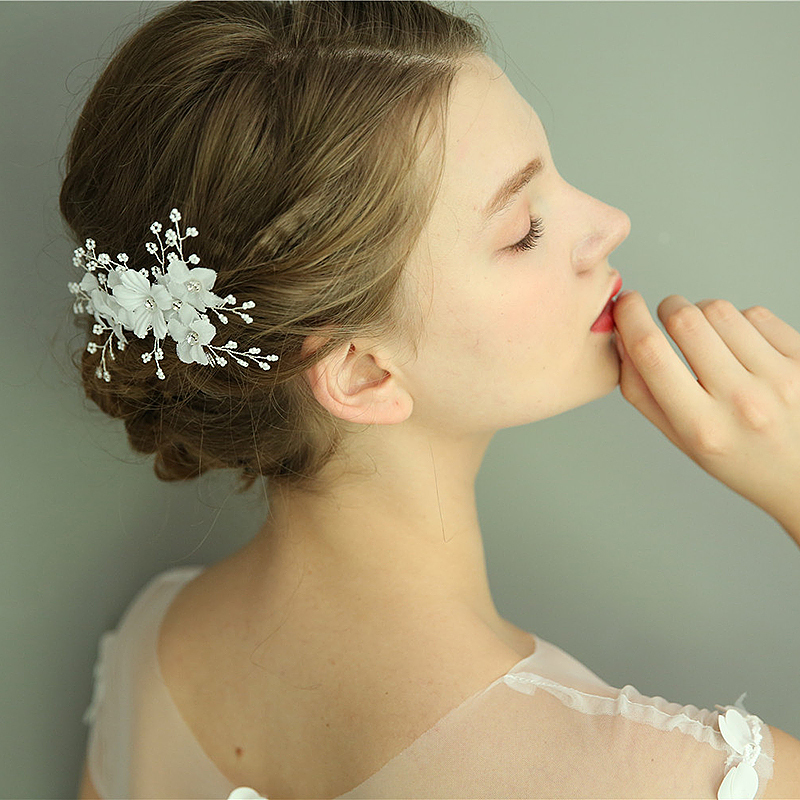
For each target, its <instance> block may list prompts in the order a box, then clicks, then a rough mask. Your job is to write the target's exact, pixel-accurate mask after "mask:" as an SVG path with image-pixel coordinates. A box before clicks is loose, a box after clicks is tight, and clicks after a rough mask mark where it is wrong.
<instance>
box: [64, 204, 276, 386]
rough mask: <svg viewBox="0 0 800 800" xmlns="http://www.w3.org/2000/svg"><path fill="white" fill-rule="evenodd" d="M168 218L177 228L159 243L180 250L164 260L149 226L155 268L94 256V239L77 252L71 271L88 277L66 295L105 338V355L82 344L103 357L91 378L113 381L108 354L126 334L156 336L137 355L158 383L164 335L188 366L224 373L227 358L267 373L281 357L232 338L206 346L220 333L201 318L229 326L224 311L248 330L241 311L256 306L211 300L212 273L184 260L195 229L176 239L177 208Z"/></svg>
mask: <svg viewBox="0 0 800 800" xmlns="http://www.w3.org/2000/svg"><path fill="white" fill-rule="evenodd" d="M169 218H170V220H172V222H174V223H175V230H174V231H173V230H172V229H169V230H167V231H166V232H165V233H164V238H165V239H166V240H167V245H169V246H171V247H174V248H176V249H177V252H174V251H170V252H168V253H166V259H165V253H164V250H165V248H164V245H163V244H162V242H161V237H160V236H159V235H158V234H159V232H160V231H161V223H160V222H154V223H153V224H152V225H151V226H150V230H151V231H152V232H153V233H154V234H155V235H156V238H157V239H158V244H159V246H160V248H161V254H160V255H159V253H158V248H157V247H156V244H155V242H147V244H146V245H145V247H146V249H147V252H148V253H151V254H153V255H155V256H156V258H158V262H159V263H158V264H157V265H154V266H152V267H151V268H150V270H149V271H148V270H147V269H144V268H143V269H140V270H138V271H137V270H133V269H130V268H129V267H128V256H127V255H126V254H125V253H119V254H118V255H117V261H112V260H111V258H109V256H108V253H100V254H99V255H98V254H96V253H95V242H94V239H87V240H86V248H85V249H84V248H83V247H78V248H77V249H76V250H75V257H74V258H73V259H72V263H73V264H74V265H75V266H76V267H83V268H84V269H85V270H86V274H85V275H84V276H83V279H82V280H81V282H80V283H76V282H74V281H72V282H70V283H69V284H68V287H69V290H70V292H71V293H72V294H74V295H75V296H76V298H77V299H76V300H75V303H74V305H73V307H72V309H73V311H74V312H75V313H76V314H91V315H93V316H94V318H95V325H94V326H93V327H92V333H93V334H94V335H95V336H100V335H102V334H103V333H105V332H106V331H108V332H109V333H108V337H107V338H106V340H105V343H104V344H103V345H102V349H101V346H100V344H98V343H97V342H89V343H88V344H87V345H86V349H87V350H88V351H89V352H90V353H96V352H97V351H98V350H100V351H101V352H100V366H98V368H97V370H96V371H95V374H96V375H97V377H98V378H103V380H105V381H106V382H110V381H111V375H110V374H109V372H108V369H107V367H106V356H108V357H109V358H110V359H111V360H112V361H114V360H116V359H115V357H114V348H113V347H112V341H111V340H112V337H116V340H117V342H116V344H117V350H124V349H125V346H126V345H127V344H128V340H127V339H126V338H125V334H124V333H123V331H124V330H129V331H132V332H133V333H134V334H135V335H136V336H138V337H139V338H140V339H144V338H145V337H146V336H147V335H148V334H149V333H150V331H152V332H153V336H154V337H155V344H154V345H153V349H152V350H151V351H150V352H149V353H142V361H144V362H145V363H148V362H149V361H151V360H154V361H155V365H156V375H157V376H158V377H159V378H161V380H164V378H165V375H164V371H163V370H162V369H161V364H159V361H161V360H162V359H163V358H164V351H163V350H162V349H161V344H162V342H163V341H164V338H165V336H167V335H169V337H170V338H171V339H173V340H174V341H175V342H176V343H177V353H178V358H180V360H181V361H183V362H185V363H186V364H205V365H208V364H217V365H219V366H220V367H224V366H225V365H226V364H227V363H228V358H232V359H233V360H234V361H235V362H236V363H237V364H239V365H241V366H242V367H247V366H249V363H248V359H249V360H250V361H251V362H252V363H254V364H258V366H259V367H261V369H269V368H270V365H269V362H270V361H277V360H278V356H276V355H275V354H272V355H268V356H267V355H261V348H260V347H251V348H250V349H249V350H247V351H246V352H242V351H240V350H239V349H238V347H239V345H238V344H237V343H236V342H234V341H233V340H229V341H228V342H227V343H226V344H224V345H222V346H214V345H212V344H211V340H212V339H213V338H214V336H215V335H216V333H217V329H216V328H215V327H214V325H212V323H211V320H210V319H209V316H208V313H206V312H209V311H213V312H214V314H216V315H217V318H218V320H219V321H220V322H221V323H222V324H223V325H227V324H228V317H227V316H226V314H228V313H232V314H237V315H238V316H239V317H241V318H242V319H243V320H244V321H245V322H246V323H248V324H249V323H251V322H252V321H253V318H252V317H251V316H250V315H249V314H247V313H246V312H247V311H248V310H249V309H251V308H254V307H255V303H254V302H253V301H252V300H248V301H247V302H244V303H242V304H241V305H240V306H237V305H236V298H235V297H234V296H233V295H232V294H229V295H227V297H224V298H223V297H219V296H217V295H215V294H214V293H213V292H212V291H211V289H212V287H213V286H214V281H215V280H216V278H217V273H216V272H215V271H214V270H213V269H207V268H206V267H194V268H190V267H189V266H188V264H199V263H200V259H199V258H198V257H197V256H196V255H195V254H194V253H192V254H191V255H190V256H189V257H188V258H187V259H184V257H183V240H184V239H187V238H188V237H190V236H197V228H191V227H190V228H187V229H186V234H185V235H184V236H181V232H180V228H179V227H178V221H179V220H180V219H181V215H180V212H179V211H178V209H177V208H173V209H172V211H170V214H169ZM87 251H88V252H87ZM165 260H166V262H167V264H166V271H165V269H164V264H165ZM187 262H188V264H187ZM151 278H152V282H151V280H150V279H151ZM223 312H224V313H223Z"/></svg>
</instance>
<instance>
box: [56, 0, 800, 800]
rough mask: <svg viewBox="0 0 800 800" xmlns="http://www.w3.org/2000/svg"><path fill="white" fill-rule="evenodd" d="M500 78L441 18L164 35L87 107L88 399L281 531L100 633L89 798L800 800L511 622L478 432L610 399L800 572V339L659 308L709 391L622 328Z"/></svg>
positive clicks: (81, 237)
mask: <svg viewBox="0 0 800 800" xmlns="http://www.w3.org/2000/svg"><path fill="white" fill-rule="evenodd" d="M485 45H486V39H485V35H484V33H483V31H482V29H481V28H480V27H479V21H477V22H476V21H472V22H470V21H467V20H463V19H460V18H458V17H457V16H455V15H452V14H450V13H448V12H446V11H445V10H443V9H441V8H438V7H436V6H433V5H430V4H427V3H423V2H397V3H394V2H385V3H352V2H303V3H262V2H255V3H239V2H228V3H212V2H193V3H178V4H176V5H173V6H170V7H168V8H166V9H164V11H162V12H161V13H159V14H158V15H157V16H156V17H154V18H153V19H152V20H150V21H149V22H148V23H147V24H145V25H144V26H143V27H142V28H141V29H140V30H138V31H137V32H136V33H135V34H134V35H133V36H132V37H131V38H130V39H129V40H128V41H126V42H125V43H124V45H123V46H122V47H121V48H120V50H119V51H118V52H117V54H116V55H115V57H114V58H113V60H112V61H111V62H110V64H109V65H108V67H107V68H106V69H105V71H104V73H103V75H102V76H101V78H100V80H99V81H98V83H97V85H96V86H95V87H94V89H93V91H92V93H91V95H90V97H89V98H88V100H87V102H86V105H85V107H84V110H83V113H82V115H81V119H80V120H79V122H78V125H77V126H76V129H75V132H74V134H73V138H72V141H71V143H70V147H69V152H68V168H67V173H66V177H65V180H64V185H63V188H62V193H61V198H60V199H61V211H62V214H63V216H64V218H65V220H66V221H67V223H68V224H69V225H70V227H71V229H72V231H73V233H74V235H75V239H76V242H79V243H82V242H84V241H86V240H87V239H90V241H91V242H92V244H91V246H90V245H89V243H88V242H87V246H86V248H85V249H84V250H83V252H78V256H77V257H76V265H78V266H84V267H85V268H86V272H85V274H84V276H83V277H82V278H81V281H80V284H79V285H78V284H77V282H76V284H75V285H73V287H72V289H73V292H74V293H75V295H76V311H78V313H79V318H80V319H81V320H84V321H87V323H88V324H87V325H86V328H87V334H88V346H87V350H86V351H85V352H84V353H83V355H82V360H81V369H82V376H83V380H84V385H85V388H86V392H87V394H88V396H89V397H90V398H92V399H93V400H94V401H95V402H96V403H97V404H98V405H99V406H100V407H101V408H102V409H104V410H105V411H106V412H107V413H109V414H111V415H112V416H115V417H119V418H122V419H123V420H124V422H125V425H126V428H127V431H128V435H129V438H130V441H131V444H132V446H133V447H134V448H135V449H137V450H138V451H141V452H146V453H153V454H155V470H156V474H157V475H158V476H159V477H160V478H162V479H164V480H181V479H189V478H193V477H195V476H197V475H200V474H202V473H203V472H205V471H207V470H210V469H226V468H229V469H235V470H237V471H238V472H239V474H240V475H241V477H242V482H243V488H248V487H250V486H251V485H252V484H253V482H254V481H255V480H256V479H262V478H263V479H265V485H266V487H267V491H268V496H269V507H270V510H269V516H268V519H267V520H266V522H265V524H264V526H263V528H262V530H261V531H260V532H259V533H258V535H257V536H256V537H254V539H253V540H252V541H251V542H249V543H248V544H247V545H246V546H245V547H243V548H242V549H241V550H239V551H237V552H235V553H234V554H233V555H231V556H230V557H228V558H226V559H225V560H223V561H222V562H220V563H217V564H215V565H213V566H211V567H208V568H205V569H203V568H194V567H189V568H182V569H179V570H171V571H169V572H168V573H164V574H162V575H160V576H157V577H156V578H154V579H153V581H152V582H151V583H150V584H148V586H147V587H145V588H144V589H143V590H142V592H141V593H140V594H139V595H138V596H137V598H135V600H134V601H133V602H132V604H131V606H130V608H129V609H128V611H127V612H126V614H125V616H124V617H123V619H122V620H121V621H120V624H119V626H118V628H117V629H116V631H114V632H112V633H111V634H107V635H106V637H105V638H104V640H103V642H102V646H101V654H100V659H99V661H98V669H97V673H96V675H97V682H96V693H95V697H94V699H93V702H92V705H91V707H90V709H89V710H88V711H87V721H89V722H91V723H92V731H91V737H90V742H89V751H88V753H87V767H86V771H85V777H84V784H83V787H82V789H81V796H82V797H96V796H99V797H120V796H124V797H154V796H158V797H228V796H229V797H245V796H252V797H255V796H258V795H260V796H263V797H269V798H278V797H287V798H290V797H339V796H347V797H401V796H402V797H555V796H562V797H612V796H613V797H632V796H636V797H666V796H682V797H683V796H712V795H716V794H717V793H718V795H719V796H720V797H742V796H746V797H779V796H791V793H792V791H797V790H798V789H800V777H798V774H799V773H800V742H797V741H796V740H795V739H793V738H792V737H790V736H788V735H787V734H784V733H782V732H781V731H779V730H778V729H776V728H773V727H771V726H768V725H766V724H764V723H762V721H761V720H759V719H758V718H757V717H755V716H754V715H751V714H748V713H747V712H746V710H745V709H744V707H743V706H741V705H740V704H739V705H737V706H735V707H734V706H720V707H718V708H719V711H721V712H724V713H723V714H720V713H718V712H717V711H711V710H708V709H697V708H695V707H694V706H680V705H678V704H676V703H668V702H666V701H665V700H664V699H663V698H648V697H645V696H643V695H640V694H639V693H638V692H636V690H635V689H634V687H632V686H626V687H623V688H622V689H619V688H614V687H612V686H609V685H608V684H607V683H605V682H604V681H602V679H600V678H599V677H598V676H597V675H595V674H594V673H593V672H591V671H590V670H589V669H588V668H587V667H585V666H584V665H582V664H580V663H579V662H577V661H576V660H575V659H573V658H572V657H570V656H569V655H568V654H566V653H564V652H563V651H561V650H560V649H559V648H557V647H555V646H554V645H552V644H550V643H548V642H546V641H544V640H542V639H540V638H539V637H536V636H533V635H532V634H530V633H529V632H526V631H523V630H521V629H519V628H518V627H516V626H514V625H512V624H511V623H510V622H508V621H507V620H505V619H503V618H502V617H501V615H500V614H499V613H498V611H497V609H496V608H495V605H494V603H493V601H492V596H491V592H490V589H489V585H488V580H487V575H486V565H485V560H484V554H483V543H482V538H481V531H480V525H479V521H478V515H477V509H476V504H475V495H474V482H475V478H476V475H477V472H478V470H479V467H480V463H481V460H482V457H483V455H484V453H485V451H486V448H487V446H488V444H489V441H490V440H491V438H492V435H493V434H494V432H495V431H497V430H499V429H501V428H506V427H511V426H515V425H521V424H525V423H528V422H532V421H535V420H539V419H544V418H547V417H551V416H553V415H555V414H559V413H561V412H563V411H566V410H568V409H570V408H574V407H576V406H578V405H581V404H584V403H587V402H589V401H591V400H593V399H596V398H599V397H602V396H605V395H606V394H608V393H609V392H610V391H612V390H613V389H614V388H615V387H616V385H617V384H618V383H619V384H620V385H621V388H622V392H623V395H624V396H625V397H626V399H628V400H629V402H631V403H632V404H633V405H634V406H635V407H636V408H637V409H639V410H640V411H641V412H642V413H643V414H644V415H645V416H647V417H648V419H650V420H651V421H652V422H653V423H654V424H656V425H657V426H658V427H659V428H661V430H662V431H664V433H665V434H666V435H667V436H668V437H669V438H670V439H671V440H672V441H673V443H674V444H675V445H676V446H678V447H679V448H680V449H681V450H683V452H684V453H686V454H687V455H688V456H689V457H691V458H693V459H694V460H696V461H697V462H698V463H699V464H700V465H701V466H703V467H704V468H705V469H707V470H708V471H709V472H710V473H711V474H712V475H714V476H715V477H717V478H719V479H720V480H722V481H723V482H724V483H726V484H727V485H728V486H730V487H731V488H733V489H734V490H736V491H737V492H739V493H740V494H742V495H743V496H745V497H747V498H748V499H751V500H752V501H753V502H756V503H757V504H758V505H759V506H760V507H761V508H763V509H764V510H765V511H767V512H768V513H770V514H771V515H772V516H774V517H775V518H776V519H777V520H778V521H779V522H780V523H781V524H782V525H783V526H784V527H785V528H786V530H787V532H788V533H789V534H790V535H792V536H794V537H795V539H796V540H797V541H798V543H799V544H800V510H795V509H793V508H792V502H793V493H792V487H793V486H794V485H796V483H797V479H798V477H800V463H798V462H800V459H798V457H797V453H798V452H800V409H799V408H798V401H797V400H796V399H795V397H794V396H793V394H792V387H793V386H795V385H796V384H797V380H798V376H799V375H800V365H798V361H797V359H798V358H800V334H798V333H797V332H796V331H794V330H793V329H791V328H790V327H789V326H788V325H786V324H785V323H783V322H782V321H781V320H779V319H777V318H776V317H774V316H772V315H770V314H769V313H768V312H765V311H764V310H761V309H758V308H756V309H748V310H747V311H745V312H743V313H741V314H739V312H738V311H736V310H735V309H733V311H734V312H735V314H734V313H726V312H730V311H731V309H732V307H731V308H729V307H728V306H727V305H725V304H724V303H720V302H710V303H708V304H702V305H701V307H699V308H698V307H695V306H693V305H692V304H689V303H688V302H686V301H685V300H684V299H683V298H681V297H679V296H671V297H669V298H667V299H666V300H665V301H664V302H663V303H662V306H661V307H660V314H661V316H662V319H663V320H664V322H665V325H666V327H667V328H668V330H669V332H670V334H671V335H673V336H674V338H675V339H676V341H677V342H678V344H679V345H680V346H681V349H682V350H684V352H685V354H686V356H687V358H688V359H689V361H690V363H691V364H692V365H693V367H696V369H697V370H698V375H699V376H700V378H701V384H702V385H701V384H698V383H697V382H696V381H695V380H694V378H693V377H692V376H691V375H690V374H689V372H688V371H687V370H685V368H684V367H683V365H682V364H681V363H680V361H679V359H677V357H675V355H674V353H673V352H672V350H671V348H670V345H669V343H668V342H667V341H666V340H665V338H664V337H663V335H662V334H661V333H660V332H659V329H658V327H657V326H656V325H655V323H654V321H653V320H652V318H650V316H649V315H648V313H647V309H646V307H645V305H644V303H643V302H642V299H641V297H640V296H638V295H637V294H636V293H632V294H630V295H626V296H625V297H624V298H622V299H621V300H620V301H619V302H618V303H617V304H616V305H615V306H612V309H613V312H609V310H608V303H609V301H610V300H611V298H612V297H613V296H614V295H616V294H617V292H618V291H619V288H620V280H619V275H618V273H617V272H615V271H614V270H613V269H612V268H611V267H610V265H609V256H610V254H611V253H612V251H613V250H614V249H615V248H616V247H617V246H618V245H619V244H620V243H621V242H622V241H623V240H624V239H625V237H626V236H627V235H628V232H629V229H630V221H629V219H628V217H627V215H626V214H625V213H623V212H622V211H620V210H618V209H615V208H613V207H611V206H608V205H606V204H604V203H602V202H600V201H599V200H596V199H594V198H592V197H590V196H588V195H586V194H584V193H582V192H581V191H579V190H578V189H577V188H575V187H573V186H571V185H570V184H568V183H567V182H566V181H565V180H564V179H563V178H561V176H560V175H559V174H558V171H557V168H556V165H555V164H554V163H553V160H552V155H551V153H550V148H549V143H548V141H547V137H546V135H545V132H544V129H543V127H542V124H541V122H540V120H539V118H538V116H537V115H536V113H535V111H534V110H533V109H532V108H531V107H530V105H528V103H527V102H526V101H525V100H524V99H523V98H522V97H521V96H520V95H519V94H518V93H517V92H516V90H515V89H514V87H513V86H512V84H511V83H510V82H509V80H508V78H507V77H506V76H505V75H504V74H503V71H502V70H501V69H500V68H499V67H498V66H497V64H495V63H494V62H493V61H492V60H491V59H490V58H489V57H488V56H486V54H485ZM172 209H174V211H173V210H172ZM178 209H179V210H178ZM168 212H169V220H170V222H172V223H174V225H175V239H174V244H175V245H176V247H175V251H177V252H176V256H177V258H176V259H174V260H170V259H168V258H166V256H165V248H163V247H160V245H162V244H163V242H162V240H161V236H160V234H161V232H162V230H164V229H165V228H169V222H167V214H168ZM153 221H160V223H159V225H156V226H155V227H151V228H150V230H151V232H152V233H153V234H154V237H155V239H156V240H157V242H155V243H154V247H153V248H152V249H151V250H149V251H148V252H151V253H152V254H153V255H155V256H156V258H157V260H158V264H156V265H154V264H153V263H152V262H153V261H154V259H152V258H150V259H147V258H146V257H145V258H142V244H141V243H142V233H143V232H145V233H146V231H147V229H148V226H150V225H151V223H152V222H153ZM161 223H163V227H160V225H161ZM180 223H184V224H183V225H181V224H180ZM186 226H189V227H186ZM191 228H196V230H195V232H197V233H198V239H197V242H196V243H191V244H192V245H193V246H192V247H191V248H189V243H187V244H186V248H187V249H186V250H185V252H184V250H183V239H184V238H187V237H188V236H190V235H191V231H190V229H191ZM184 234H186V235H184ZM154 237H150V239H151V240H153V239H154ZM145 238H147V237H145ZM163 238H165V239H167V236H166V233H165V234H164V237H163ZM95 241H96V243H97V249H96V250H94V242H95ZM168 243H169V240H168ZM155 244H158V245H159V246H158V247H157V246H155ZM178 245H180V247H178ZM126 248H127V249H126ZM167 249H168V248H167ZM190 249H191V250H192V251H195V253H196V255H197V256H199V259H196V260H192V259H191V257H190V256H189V251H190ZM101 251H102V252H104V253H106V254H109V253H110V254H112V255H113V254H114V253H119V252H120V251H124V253H126V254H127V253H130V262H128V261H127V260H126V259H122V258H121V257H119V256H118V257H117V259H116V261H115V262H114V263H115V265H116V266H113V267H111V266H109V264H108V261H101V260H100V258H99V256H96V254H97V253H100V252H101ZM159 251H160V252H159ZM93 254H95V255H93ZM95 256H96V257H95ZM128 263H129V264H130V267H131V268H132V269H126V266H127V265H128ZM140 268H144V273H139V272H137V274H136V275H134V274H133V272H135V271H137V270H139V269H140ZM148 270H149V271H148ZM195 270H196V271H195ZM126 272H127V273H128V274H126ZM87 276H88V277H87ZM98 276H102V279H100V278H98ZM251 304H253V305H251ZM611 313H613V316H611ZM613 323H615V324H616V334H615V333H614V324H613ZM615 340H616V345H617V346H615ZM231 343H234V344H231ZM623 344H624V348H623V347H622V345H623ZM121 346H122V349H120V348H121ZM618 346H619V347H620V351H621V352H620V354H619V355H618V351H617V347H618ZM253 348H258V350H257V351H253ZM624 350H627V351H628V352H629V353H630V355H627V354H625V353H624ZM734 354H735V355H734ZM737 357H738V358H739V359H740V360H738V361H737ZM742 363H744V364H745V366H747V368H748V370H750V372H751V373H752V374H753V375H755V376H757V379H758V383H755V382H754V383H752V384H747V386H748V388H751V389H752V391H750V392H748V394H747V395H746V396H743V395H742V394H741V393H740V392H738V393H737V392H736V391H734V389H738V387H740V386H741V385H742V381H743V380H744V378H745V376H746V375H747V374H748V373H747V372H746V371H745V370H744V368H743V366H742ZM259 367H261V368H260V369H259ZM753 380H755V379H753ZM741 453H746V455H747V458H746V459H744V458H743V457H742V456H741V455H740V454H741ZM754 466H755V467H757V468H758V471H755V470H754ZM245 787H250V788H251V789H252V792H251V793H250V794H248V792H247V789H246V788H245Z"/></svg>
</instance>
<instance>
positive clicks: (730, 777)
mask: <svg viewBox="0 0 800 800" xmlns="http://www.w3.org/2000/svg"><path fill="white" fill-rule="evenodd" d="M746 694H747V692H745V693H744V694H743V695H742V696H741V697H740V698H739V699H738V700H737V701H736V703H735V704H734V706H735V707H734V706H719V705H716V706H714V707H715V708H716V709H718V710H719V711H725V709H726V708H727V711H725V713H724V714H720V716H719V718H718V723H719V732H720V733H721V734H722V737H723V739H725V741H726V742H727V743H728V744H729V745H730V746H731V747H732V748H733V750H734V753H733V754H731V755H730V756H728V760H727V761H726V762H725V768H726V769H728V772H727V773H726V775H725V778H724V779H723V781H722V783H721V784H720V787H719V791H718V792H717V800H753V798H754V797H755V796H756V794H757V792H758V773H757V772H756V770H755V766H754V765H755V763H756V761H757V760H758V757H759V756H760V755H761V739H762V735H761V725H762V724H763V723H762V720H761V719H759V718H758V717H757V716H756V715H755V714H749V713H748V712H747V709H746V708H745V707H744V705H743V704H742V701H743V700H744V697H745V695H746ZM737 709H738V710H737ZM741 712H744V713H741ZM737 758H739V759H741V760H740V761H739V763H738V764H736V766H731V765H732V764H733V762H734V761H736V759H737ZM729 768H730V769H729Z"/></svg>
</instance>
